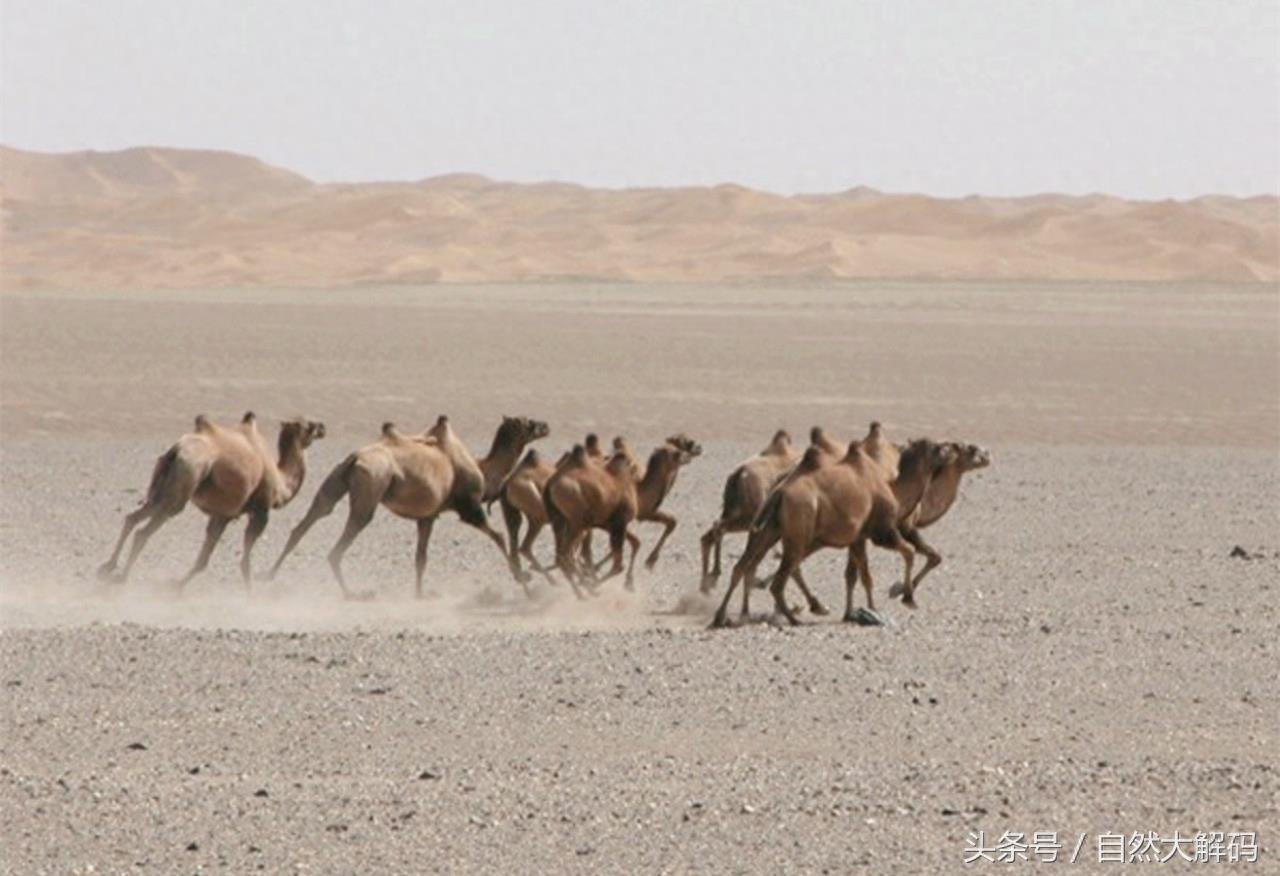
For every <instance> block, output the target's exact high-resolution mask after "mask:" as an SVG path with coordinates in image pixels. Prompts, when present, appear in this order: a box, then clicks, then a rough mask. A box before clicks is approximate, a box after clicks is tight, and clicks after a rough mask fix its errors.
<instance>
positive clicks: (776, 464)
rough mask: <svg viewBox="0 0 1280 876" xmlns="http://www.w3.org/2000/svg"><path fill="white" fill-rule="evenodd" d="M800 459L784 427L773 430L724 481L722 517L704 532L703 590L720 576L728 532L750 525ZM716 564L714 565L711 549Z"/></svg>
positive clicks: (706, 589)
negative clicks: (761, 446)
mask: <svg viewBox="0 0 1280 876" xmlns="http://www.w3.org/2000/svg"><path fill="white" fill-rule="evenodd" d="M799 460H800V453H799V452H798V451H797V450H796V449H795V447H794V446H793V445H792V443H791V435H790V433H789V432H787V431H786V430H785V429H779V430H778V431H777V432H775V433H774V434H773V439H772V440H771V441H770V442H769V445H768V446H767V447H765V449H764V450H761V451H760V453H758V454H757V455H755V456H753V457H751V458H750V459H748V460H747V461H746V462H744V463H742V464H741V465H739V466H738V467H737V468H735V469H734V470H733V473H732V474H730V475H729V477H728V479H727V480H726V481H725V482H724V493H723V498H722V499H721V505H720V518H719V519H718V520H716V522H715V523H713V524H711V528H710V529H708V530H707V531H706V532H705V533H704V534H703V536H702V540H701V543H702V585H701V588H702V592H703V593H709V592H710V591H711V589H712V588H713V587H715V585H716V582H717V581H718V580H720V554H721V550H722V546H723V543H724V537H725V534H726V533H730V532H746V531H747V530H748V529H750V528H751V521H752V520H754V519H755V516H756V514H757V513H759V511H760V509H761V508H762V507H764V502H765V499H766V498H767V497H768V495H769V491H770V490H772V489H773V487H774V485H775V484H777V482H778V481H779V480H780V479H781V478H782V477H783V476H784V475H785V474H786V473H787V472H789V471H791V469H793V468H795V465H796V463H797V462H798V461H799ZM713 551H714V552H715V565H714V567H711V557H712V552H713Z"/></svg>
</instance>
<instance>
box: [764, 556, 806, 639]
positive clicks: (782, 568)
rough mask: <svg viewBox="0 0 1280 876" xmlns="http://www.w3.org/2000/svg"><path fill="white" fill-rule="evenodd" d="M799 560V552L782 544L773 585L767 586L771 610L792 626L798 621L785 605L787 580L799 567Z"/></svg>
mask: <svg viewBox="0 0 1280 876" xmlns="http://www.w3.org/2000/svg"><path fill="white" fill-rule="evenodd" d="M801 559H802V557H801V552H800V551H797V550H795V549H794V548H792V547H791V546H789V545H787V544H786V543H783V546H782V563H781V564H780V565H779V566H778V571H777V573H776V574H774V576H773V583H771V584H770V585H769V592H770V593H771V594H772V595H773V610H774V611H775V612H776V613H778V614H781V615H782V616H783V617H785V618H786V619H787V622H788V623H790V624H791V625H792V626H796V625H798V624H799V623H800V620H799V619H798V618H797V617H796V613H795V612H794V611H792V610H791V606H789V605H787V599H786V591H787V579H788V578H790V577H791V575H792V573H793V572H794V571H795V570H796V569H797V568H798V567H799V565H800V560H801Z"/></svg>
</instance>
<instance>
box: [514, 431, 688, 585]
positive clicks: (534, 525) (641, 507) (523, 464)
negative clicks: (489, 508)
mask: <svg viewBox="0 0 1280 876" xmlns="http://www.w3.org/2000/svg"><path fill="white" fill-rule="evenodd" d="M667 443H668V444H669V445H671V446H672V447H675V448H676V449H677V450H683V451H684V452H685V453H686V454H687V456H688V459H690V460H691V459H693V458H694V457H696V456H698V455H700V454H701V453H702V447H701V446H700V445H699V444H698V443H697V442H695V441H693V440H692V439H691V438H689V437H688V436H687V435H684V434H683V433H681V434H678V435H672V436H671V437H669V438H668V439H667ZM613 446H614V448H615V453H617V454H619V455H621V456H622V457H623V458H624V459H625V460H626V463H627V466H628V468H629V469H630V470H631V472H632V474H633V476H636V472H637V471H639V465H638V464H637V463H636V462H635V454H634V453H632V451H631V448H630V446H629V445H628V444H627V442H626V439H625V438H621V437H618V438H615V439H614V441H613ZM583 447H584V450H585V453H586V456H587V459H588V461H594V462H598V463H599V464H600V465H602V466H603V465H604V457H603V455H602V454H601V451H600V442H599V438H598V437H597V436H596V435H595V434H594V433H591V434H589V435H587V437H586V441H585V442H584V445H583ZM571 456H572V451H570V452H568V453H565V454H564V455H563V456H561V457H560V460H559V461H558V462H557V463H556V465H554V466H553V465H551V463H550V462H548V461H547V460H545V459H543V458H542V457H541V455H540V454H539V453H538V452H537V451H536V450H530V451H529V452H528V453H526V454H525V457H524V459H522V460H521V461H520V464H519V465H517V466H516V468H515V470H514V471H513V472H512V473H511V474H510V475H509V476H508V478H507V480H506V481H505V482H504V483H503V485H502V488H501V490H500V491H499V499H500V501H501V505H502V516H503V520H504V521H505V522H506V525H507V559H508V563H509V564H510V566H511V571H512V574H514V575H515V576H516V579H517V580H520V578H521V567H520V558H521V557H524V559H525V561H526V562H528V564H529V567H530V568H531V569H533V570H534V571H536V572H540V573H541V574H543V575H546V576H547V577H548V579H550V575H549V570H548V569H546V568H545V567H544V566H542V565H541V564H540V563H539V562H538V560H537V558H536V557H534V555H533V543H534V541H536V540H537V538H538V535H539V534H541V532H542V529H543V527H545V526H546V525H547V523H548V522H549V521H548V519H547V511H546V506H545V505H544V504H543V490H544V488H545V487H546V484H547V481H549V480H550V479H551V476H552V475H553V474H554V473H555V471H556V469H557V468H558V467H559V466H562V465H564V464H565V463H567V462H568V461H569V459H570V458H571ZM674 481H675V475H674V473H673V474H672V475H671V483H669V484H667V485H666V488H665V489H664V490H661V491H659V490H657V489H655V488H653V484H656V483H657V479H656V476H655V480H654V481H653V482H652V483H651V485H650V487H649V488H645V489H641V486H642V484H643V483H644V476H643V473H641V474H640V475H639V476H638V477H637V501H638V507H637V516H636V519H637V520H645V521H648V520H652V521H656V522H658V523H662V524H663V525H664V526H667V529H666V530H664V532H663V536H662V538H661V539H660V540H659V542H658V544H657V546H655V547H654V549H653V553H652V554H651V555H650V557H649V559H648V560H646V564H647V565H648V567H649V568H653V563H654V562H657V554H658V552H659V551H660V549H661V547H662V543H663V542H664V541H666V538H667V536H669V535H670V534H671V531H672V530H674V529H675V518H674V517H671V516H670V515H669V514H666V513H665V512H662V511H660V510H659V506H660V505H661V504H662V500H663V498H665V496H666V493H667V492H668V491H669V490H670V488H671V486H672V485H674ZM522 521H525V522H527V528H526V530H525V535H524V538H523V540H521V539H520V537H519V536H520V525H521V522H522ZM582 547H583V558H584V561H585V562H586V563H588V564H589V565H594V564H593V563H592V562H591V553H590V539H589V538H588V539H584V541H583V545H582Z"/></svg>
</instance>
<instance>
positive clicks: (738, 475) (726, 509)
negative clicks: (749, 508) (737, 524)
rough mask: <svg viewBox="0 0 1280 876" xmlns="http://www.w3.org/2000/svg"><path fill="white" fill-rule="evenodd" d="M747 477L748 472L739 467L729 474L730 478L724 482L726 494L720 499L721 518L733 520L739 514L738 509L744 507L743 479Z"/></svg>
mask: <svg viewBox="0 0 1280 876" xmlns="http://www.w3.org/2000/svg"><path fill="white" fill-rule="evenodd" d="M746 477H747V473H746V472H744V471H742V470H741V469H739V470H737V471H735V472H734V473H733V474H731V475H729V479H728V480H726V481H725V482H724V494H723V495H722V496H721V499H720V519H721V520H732V519H734V518H735V517H737V516H738V509H739V508H741V507H742V487H743V481H745V480H746Z"/></svg>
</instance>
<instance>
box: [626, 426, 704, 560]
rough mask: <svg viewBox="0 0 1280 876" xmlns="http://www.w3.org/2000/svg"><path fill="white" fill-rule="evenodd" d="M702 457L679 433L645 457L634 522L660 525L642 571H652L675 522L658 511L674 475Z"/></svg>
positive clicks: (700, 450)
mask: <svg viewBox="0 0 1280 876" xmlns="http://www.w3.org/2000/svg"><path fill="white" fill-rule="evenodd" d="M701 455H702V445H701V444H699V443H698V442H696V441H694V440H693V439H692V438H690V437H689V436H688V435H686V434H684V433H683V432H681V433H679V434H677V435H672V436H671V437H669V438H667V440H666V441H665V442H664V443H663V445H662V446H661V447H659V448H657V449H656V450H654V451H653V453H651V454H650V455H649V463H648V465H646V466H645V470H644V474H643V475H641V476H640V479H639V480H638V481H637V482H636V501H637V506H636V520H637V521H638V522H653V523H661V524H662V526H663V530H662V535H661V536H660V537H659V538H658V543H657V544H655V545H654V546H653V550H652V551H650V552H649V556H647V557H646V558H645V561H644V567H645V568H646V569H653V567H654V566H655V565H657V562H658V555H659V554H660V553H661V552H662V546H663V545H664V544H666V542H667V539H668V538H670V537H671V533H672V532H674V531H675V528H676V518H675V517H673V516H672V515H671V514H669V513H667V512H666V511H663V510H661V509H662V502H663V500H664V499H666V497H667V495H668V494H669V493H670V492H671V489H672V487H674V486H675V485H676V475H678V474H679V473H680V469H681V467H682V466H685V465H688V464H689V463H690V462H692V461H693V460H694V459H696V458H697V457H699V456H701Z"/></svg>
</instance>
